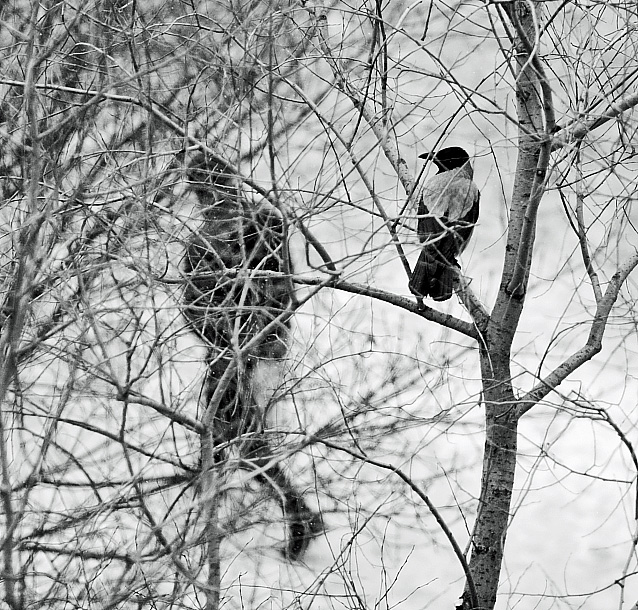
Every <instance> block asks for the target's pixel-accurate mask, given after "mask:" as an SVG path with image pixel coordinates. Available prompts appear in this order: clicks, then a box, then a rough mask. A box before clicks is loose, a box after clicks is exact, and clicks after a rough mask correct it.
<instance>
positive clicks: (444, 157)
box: [409, 146, 480, 301]
mask: <svg viewBox="0 0 638 610" xmlns="http://www.w3.org/2000/svg"><path fill="white" fill-rule="evenodd" d="M419 158H421V159H426V160H432V161H433V162H434V164H435V165H436V167H437V168H438V173H437V174H436V175H435V176H433V177H432V178H430V179H429V180H428V181H427V182H426V183H425V184H424V185H423V188H422V190H421V193H420V195H419V196H418V210H417V212H418V224H417V233H418V235H419V241H420V242H421V243H422V244H423V247H422V249H421V253H420V255H419V259H418V260H417V263H416V266H415V267H414V271H413V273H412V278H411V279H410V284H409V286H410V290H411V291H412V292H413V293H414V294H415V295H417V296H419V297H428V296H429V297H432V298H433V299H434V300H435V301H447V300H448V299H449V298H450V297H451V296H452V293H453V292H454V281H455V279H456V277H457V274H458V271H457V270H458V269H459V268H460V267H459V263H458V261H457V258H456V257H457V256H458V255H459V254H461V252H463V250H464V249H465V246H466V245H467V242H468V240H469V239H470V236H471V235H472V231H474V225H475V224H476V221H477V220H478V216H479V199H480V193H479V190H478V188H477V186H476V184H474V182H473V181H472V178H473V176H474V170H473V169H472V165H471V164H470V157H469V155H468V154H467V152H465V150H463V149H462V148H460V147H458V146H452V147H450V148H443V149H441V150H440V151H439V152H437V153H436V154H432V153H425V154H423V155H419Z"/></svg>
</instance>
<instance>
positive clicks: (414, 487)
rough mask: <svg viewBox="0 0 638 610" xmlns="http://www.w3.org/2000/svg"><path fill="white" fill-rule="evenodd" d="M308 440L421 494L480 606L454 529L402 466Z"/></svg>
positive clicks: (474, 601) (475, 604) (474, 605)
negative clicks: (387, 473)
mask: <svg viewBox="0 0 638 610" xmlns="http://www.w3.org/2000/svg"><path fill="white" fill-rule="evenodd" d="M308 440H309V441H310V442H314V443H318V444H322V445H325V446H326V447H330V448H331V449H335V450H336V451H343V452H344V453H347V454H348V455H350V456H352V457H354V458H356V459H358V460H361V461H362V462H365V463H366V464H370V465H372V466H376V467H377V468H381V469H383V470H389V471H390V472H393V473H394V474H396V475H397V476H398V477H399V478H400V479H401V480H402V481H403V482H404V483H405V484H406V485H407V486H408V487H409V488H410V489H411V490H412V491H413V492H414V493H415V494H416V495H417V496H419V498H420V499H421V500H423V502H424V504H425V505H426V506H427V507H428V510H429V511H430V513H432V516H433V517H434V519H435V520H436V522H437V523H438V524H439V527H440V528H441V530H442V531H443V533H444V534H445V537H446V538H447V539H448V542H449V543H450V545H451V546H452V549H453V551H454V554H455V555H456V558H457V559H458V560H459V563H460V564H461V567H462V568H463V572H464V573H465V578H466V579H467V584H468V588H469V591H470V598H471V602H472V608H478V607H479V603H478V594H477V592H476V586H475V584H474V578H473V577H472V572H471V571H470V567H469V565H468V563H467V560H466V559H465V554H464V553H463V551H462V549H461V547H460V546H459V543H458V542H457V541H456V538H455V537H454V534H453V533H452V530H450V528H449V527H448V525H447V523H446V522H445V520H444V519H443V517H442V516H441V513H440V512H439V510H438V509H437V508H436V506H434V504H432V501H431V500H430V498H429V497H428V495H427V494H426V493H425V492H424V491H423V490H422V489H421V488H420V487H419V486H418V485H417V484H416V483H415V482H414V481H413V480H412V478H411V477H409V476H408V475H407V474H405V473H404V472H403V471H402V470H401V468H399V467H398V466H393V465H392V464H386V463H385V462H380V461H378V460H375V459H372V458H369V457H367V456H366V455H363V454H362V453H359V452H358V451H354V450H353V449H349V448H347V447H343V446H341V445H337V444H336V443H331V442H330V441H327V440H325V439H322V438H320V437H318V436H314V435H308Z"/></svg>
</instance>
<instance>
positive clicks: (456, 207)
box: [421, 170, 478, 222]
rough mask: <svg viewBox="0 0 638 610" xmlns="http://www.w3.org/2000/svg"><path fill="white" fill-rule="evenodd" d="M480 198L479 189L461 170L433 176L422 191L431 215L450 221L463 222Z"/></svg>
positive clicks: (422, 196)
mask: <svg viewBox="0 0 638 610" xmlns="http://www.w3.org/2000/svg"><path fill="white" fill-rule="evenodd" d="M477 198H478V188H477V186H476V184H474V182H473V181H472V180H471V179H470V178H468V177H467V176H465V175H464V174H463V173H462V172H461V170H453V171H450V172H442V173H440V174H436V176H432V178H430V179H429V180H428V181H427V182H426V183H425V185H424V186H423V190H422V191H421V200H422V201H423V202H424V203H425V206H426V207H427V209H428V211H429V213H430V214H432V215H433V216H444V217H445V218H447V219H448V220H449V221H452V222H454V221H456V220H461V219H462V218H463V217H464V216H466V215H467V214H468V213H469V212H470V211H471V209H472V206H473V205H474V202H475V201H476V199H477Z"/></svg>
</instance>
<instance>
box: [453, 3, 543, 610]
mask: <svg viewBox="0 0 638 610" xmlns="http://www.w3.org/2000/svg"><path fill="white" fill-rule="evenodd" d="M503 11H504V13H505V14H506V15H507V17H508V19H509V22H510V23H509V25H507V27H508V28H509V29H510V30H511V32H512V38H513V44H514V47H515V49H516V52H517V53H516V61H517V86H516V96H517V101H518V119H519V121H520V130H519V138H518V160H517V165H516V176H515V180H514V190H513V193H512V201H511V205H510V221H509V226H508V236H507V245H506V250H505V260H504V265H503V274H502V278H501V284H500V288H499V293H498V297H497V300H496V303H495V305H494V310H493V311H492V314H491V316H490V318H489V321H488V322H487V324H486V327H485V328H483V329H481V330H482V333H481V334H482V341H483V344H482V345H481V350H480V359H481V376H482V380H483V402H484V405H485V453H484V456H483V474H482V478H481V493H480V497H479V506H478V512H477V516H476V522H475V524H474V531H473V533H472V546H471V557H470V562H469V567H470V572H471V574H472V578H473V580H474V585H475V587H476V595H477V597H478V599H477V600H476V603H478V607H479V608H480V609H481V610H491V609H492V608H494V605H495V604H496V595H497V591H498V581H499V576H500V572H501V564H502V561H503V549H504V546H505V538H506V535H507V527H508V522H509V516H510V505H511V500H512V492H513V488H514V475H515V470H516V444H517V428H518V416H517V408H516V407H517V400H516V396H515V394H514V388H513V386H512V376H511V372H510V354H511V346H512V341H513V339H514V336H515V334H516V331H517V328H518V324H519V320H520V316H521V314H522V311H523V305H524V303H525V296H526V292H527V282H528V279H529V269H530V263H531V259H532V252H533V246H534V237H535V230H536V215H537V211H538V206H539V204H540V201H541V198H542V195H543V192H544V190H545V178H546V173H547V167H548V164H549V153H550V152H551V144H550V142H551V132H552V131H553V128H554V115H553V107H552V98H551V91H550V90H549V88H548V85H547V81H546V79H545V77H544V71H543V65H542V61H541V59H540V49H538V48H537V47H535V46H534V45H535V44H536V41H535V28H536V27H538V24H539V23H540V22H541V11H542V7H541V6H540V5H538V3H530V2H514V3H512V4H509V5H506V6H504V8H503ZM459 607H460V608H462V609H463V610H470V609H473V608H474V603H473V600H472V598H471V595H470V588H469V586H468V584H466V586H465V591H464V592H463V598H462V602H461V604H460V606H459Z"/></svg>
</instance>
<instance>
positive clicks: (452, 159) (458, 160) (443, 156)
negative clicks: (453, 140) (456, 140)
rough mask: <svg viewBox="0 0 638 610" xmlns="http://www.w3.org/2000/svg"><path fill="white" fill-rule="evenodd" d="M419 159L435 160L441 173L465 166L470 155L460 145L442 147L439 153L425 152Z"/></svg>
mask: <svg viewBox="0 0 638 610" xmlns="http://www.w3.org/2000/svg"><path fill="white" fill-rule="evenodd" d="M419 159H425V160H426V161H434V164H435V165H436V167H437V168H438V170H439V172H438V173H439V174H440V173H441V172H448V171H450V170H452V169H458V168H459V167H463V166H464V165H465V164H466V163H468V162H469V160H470V156H469V155H468V154H467V153H466V152H465V150H463V149H462V148H461V147H460V146H450V147H449V148H442V149H441V150H440V151H439V152H437V153H431V152H427V153H423V154H422V155H419Z"/></svg>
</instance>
